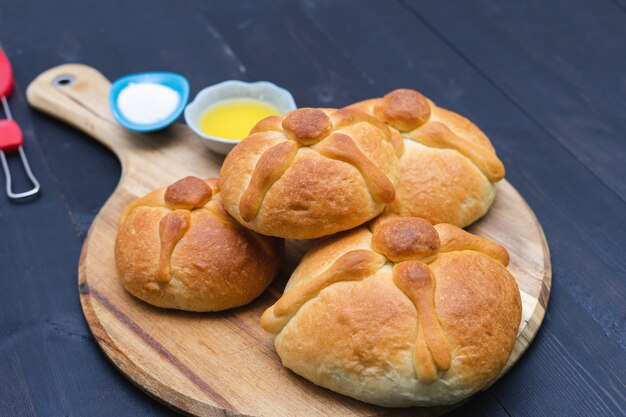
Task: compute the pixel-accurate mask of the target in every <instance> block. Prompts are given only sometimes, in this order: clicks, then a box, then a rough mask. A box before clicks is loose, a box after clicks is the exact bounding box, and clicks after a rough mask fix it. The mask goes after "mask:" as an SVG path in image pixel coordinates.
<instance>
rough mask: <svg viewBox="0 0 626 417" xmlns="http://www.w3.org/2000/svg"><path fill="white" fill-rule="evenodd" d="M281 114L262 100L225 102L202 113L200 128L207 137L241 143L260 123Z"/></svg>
mask: <svg viewBox="0 0 626 417" xmlns="http://www.w3.org/2000/svg"><path fill="white" fill-rule="evenodd" d="M280 114H281V113H280V111H279V110H278V109H277V108H276V107H274V106H273V105H271V104H268V103H266V102H263V101H260V100H254V99H232V100H224V101H222V102H219V103H216V104H215V105H213V106H211V107H209V108H208V109H206V110H205V111H204V113H202V116H200V124H199V127H200V130H201V131H202V133H204V134H206V135H209V136H216V137H218V138H222V139H229V140H233V141H240V140H242V139H244V138H245V137H246V136H248V133H250V130H252V128H253V127H254V125H256V124H257V123H258V122H260V121H261V120H263V119H265V118H266V117H269V116H276V115H280Z"/></svg>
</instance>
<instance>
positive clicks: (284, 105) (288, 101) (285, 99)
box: [185, 81, 296, 155]
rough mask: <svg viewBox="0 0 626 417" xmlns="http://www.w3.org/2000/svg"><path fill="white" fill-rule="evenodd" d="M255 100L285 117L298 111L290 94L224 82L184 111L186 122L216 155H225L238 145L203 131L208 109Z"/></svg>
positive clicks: (273, 87) (271, 87) (204, 92)
mask: <svg viewBox="0 0 626 417" xmlns="http://www.w3.org/2000/svg"><path fill="white" fill-rule="evenodd" d="M246 98H248V99H256V100H261V101H264V102H266V103H269V104H271V105H273V106H274V107H276V108H277V109H278V111H280V112H281V113H282V114H285V113H288V112H290V111H292V110H295V109H296V102H295V101H294V100H293V97H292V95H291V93H290V92H289V91H287V90H285V89H284V88H280V87H278V86H277V85H275V84H272V83H270V82H267V81H258V82H255V83H246V82H243V81H224V82H221V83H219V84H215V85H212V86H210V87H207V88H205V89H203V90H201V91H200V92H199V93H198V95H196V97H195V98H194V99H193V101H192V102H191V103H189V104H188V105H187V107H186V108H185V122H187V125H188V126H189V127H190V128H191V129H192V130H193V131H194V132H196V134H197V135H198V136H200V137H201V138H202V139H204V141H205V143H206V144H207V146H208V147H209V149H211V150H212V151H214V152H217V153H219V154H222V155H226V154H227V153H228V152H230V150H231V149H233V148H234V147H235V145H237V144H238V143H239V141H235V140H228V139H223V138H219V137H216V136H210V135H207V134H205V133H203V132H202V131H201V130H200V117H201V116H202V113H204V111H205V110H206V109H208V108H209V107H211V106H213V105H215V104H216V103H218V102H220V101H224V100H232V99H246Z"/></svg>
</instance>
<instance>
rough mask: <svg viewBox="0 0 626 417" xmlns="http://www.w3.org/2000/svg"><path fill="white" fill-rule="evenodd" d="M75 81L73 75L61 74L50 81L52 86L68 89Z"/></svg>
mask: <svg viewBox="0 0 626 417" xmlns="http://www.w3.org/2000/svg"><path fill="white" fill-rule="evenodd" d="M75 81H76V77H74V76H73V75H70V74H62V75H59V76H57V77H55V78H54V80H52V84H54V85H56V86H57V87H69V86H70V85H72V84H74V82H75Z"/></svg>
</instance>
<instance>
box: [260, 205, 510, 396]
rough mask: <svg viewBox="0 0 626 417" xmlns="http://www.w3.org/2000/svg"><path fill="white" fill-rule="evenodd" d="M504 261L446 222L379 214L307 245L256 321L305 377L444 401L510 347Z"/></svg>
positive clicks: (501, 361)
mask: <svg viewBox="0 0 626 417" xmlns="http://www.w3.org/2000/svg"><path fill="white" fill-rule="evenodd" d="M390 258H394V259H396V260H395V261H394V260H392V259H390ZM507 264H508V253H507V251H506V250H505V249H504V248H503V247H502V246H500V245H499V244H497V243H495V242H492V241H489V240H487V239H484V238H481V237H478V236H474V235H471V234H470V233H468V232H465V231H464V230H462V229H460V228H458V227H456V226H453V225H449V224H440V225H436V226H432V225H431V224H430V223H429V222H428V221H426V220H423V219H416V218H413V217H397V216H385V217H382V218H379V219H377V220H376V221H375V222H372V223H371V224H370V225H369V226H362V227H359V228H357V229H355V230H352V231H349V232H345V233H342V234H340V235H336V236H331V237H329V238H325V239H322V240H320V241H318V242H317V243H316V244H315V245H314V247H313V248H312V249H311V250H310V251H309V252H308V253H307V255H305V257H304V258H303V260H302V262H301V263H300V265H299V266H298V268H296V270H295V271H294V273H293V275H292V277H291V279H290V280H289V282H288V284H287V287H286V289H285V293H284V294H283V296H282V297H281V298H280V299H279V300H278V301H277V302H276V304H274V305H273V306H272V307H270V308H269V309H267V310H266V311H265V313H264V314H263V316H262V317H261V325H262V326H263V328H264V329H265V330H267V331H269V332H271V333H274V334H275V335H276V336H275V339H274V343H275V346H276V351H277V352H278V355H279V356H280V358H281V360H282V362H283V364H284V365H285V366H286V367H288V368H289V369H291V370H292V371H294V372H296V373H297V374H299V375H301V376H303V377H305V378H307V379H309V380H310V381H312V382H314V383H315V384H318V385H320V386H323V387H326V388H329V389H331V390H334V391H337V392H339V393H341V394H344V395H348V396H351V397H353V398H356V399H359V400H361V401H365V402H369V403H373V404H378V405H382V406H388V407H407V406H433V405H444V404H453V403H456V402H458V401H461V400H462V399H464V398H466V397H468V396H470V395H471V394H473V393H475V392H477V391H479V390H481V389H483V388H484V387H486V386H487V385H488V384H489V383H490V382H491V381H492V380H493V379H494V378H495V377H496V376H497V375H498V374H499V373H500V371H501V370H502V369H503V367H504V366H505V364H506V362H507V360H508V358H509V356H510V354H511V351H512V349H513V345H514V343H515V338H516V335H517V331H518V328H519V324H520V320H521V299H520V294H519V289H518V287H517V284H516V282H515V279H514V278H513V277H512V276H511V274H510V273H509V272H508V271H507V269H506V265H507Z"/></svg>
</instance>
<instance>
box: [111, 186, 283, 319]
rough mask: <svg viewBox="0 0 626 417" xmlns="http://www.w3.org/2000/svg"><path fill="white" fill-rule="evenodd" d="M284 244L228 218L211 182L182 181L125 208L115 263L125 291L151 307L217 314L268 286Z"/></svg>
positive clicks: (218, 194)
mask: <svg viewBox="0 0 626 417" xmlns="http://www.w3.org/2000/svg"><path fill="white" fill-rule="evenodd" d="M283 244H284V242H283V241H282V240H280V239H275V238H270V237H267V236H261V235H259V234H257V233H254V232H252V231H249V230H247V229H245V228H244V227H242V226H241V225H239V224H238V223H237V222H236V221H235V219H233V218H232V217H231V216H229V215H228V213H227V212H226V211H225V210H224V208H223V206H222V201H221V197H220V188H219V182H218V180H217V179H209V180H206V181H203V180H201V179H200V178H196V177H186V178H183V179H182V180H180V181H178V182H175V183H174V184H172V185H170V186H169V187H167V188H162V189H159V190H156V191H154V192H152V193H150V194H148V195H146V196H145V197H142V198H139V199H137V200H135V201H134V202H132V203H131V204H130V205H128V206H127V207H126V209H125V210H124V212H123V213H122V216H121V218H120V226H119V230H118V233H117V240H116V242H115V262H116V264H117V270H118V274H119V277H120V279H121V281H122V285H123V286H124V288H126V290H127V291H128V292H130V293H131V294H132V295H134V296H135V297H137V298H140V299H141V300H143V301H145V302H147V303H149V304H152V305H155V306H157V307H166V308H175V309H179V310H187V311H219V310H225V309H228V308H233V307H238V306H241V305H244V304H247V303H249V302H250V301H252V300H254V299H255V298H256V297H258V296H259V295H260V294H261V293H262V292H263V291H264V290H265V289H266V288H267V286H268V285H269V284H270V282H272V280H273V279H274V277H275V276H276V274H277V272H278V270H279V268H280V264H281V257H282V249H283Z"/></svg>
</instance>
